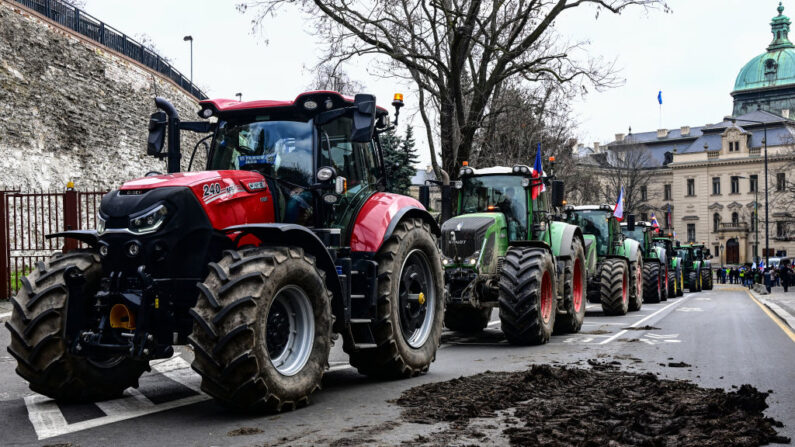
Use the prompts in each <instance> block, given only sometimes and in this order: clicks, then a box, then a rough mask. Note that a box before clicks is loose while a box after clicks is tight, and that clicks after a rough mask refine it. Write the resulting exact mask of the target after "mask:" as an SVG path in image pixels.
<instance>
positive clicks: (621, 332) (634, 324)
mask: <svg viewBox="0 0 795 447" xmlns="http://www.w3.org/2000/svg"><path fill="white" fill-rule="evenodd" d="M689 298H690V297H689V296H686V297H684V298H682V299H681V300H679V301H674V302H673V303H671V304H668V305H667V306H665V307H663V308H662V309H660V310H658V311H657V312H654V313H653V314H651V315H647V316H646V317H643V318H641V319H640V320H639V321H636V322H635V323H633V324H631V325H629V327H637V326H639V325H641V324H642V323H643V322H644V321H646V320H648V319H650V318H651V317H653V316H655V315H657V314H659V313H660V312H662V311H664V310H666V309H668V308H670V307H674V306H677V305H679V304H682V303H684V302H685V301H687V300H688V299H689ZM627 332H629V331H627V330H626V329H624V330H622V331H620V332H618V333H616V334H615V335H613V336H612V337H610V338H608V339H607V340H603V341H602V342H600V343H599V344H600V345H605V344H607V343H610V342H611V341H613V340H615V339H617V338H618V337H621V336H622V335H624V334H626V333H627Z"/></svg>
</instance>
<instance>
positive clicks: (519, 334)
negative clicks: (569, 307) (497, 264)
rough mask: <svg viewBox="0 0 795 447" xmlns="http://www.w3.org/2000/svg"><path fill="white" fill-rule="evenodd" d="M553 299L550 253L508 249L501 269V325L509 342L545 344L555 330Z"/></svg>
mask: <svg viewBox="0 0 795 447" xmlns="http://www.w3.org/2000/svg"><path fill="white" fill-rule="evenodd" d="M556 295H557V294H556V293H555V267H554V265H553V264H552V255H551V254H550V253H549V251H547V250H544V249H542V248H531V247H517V248H511V249H509V250H508V252H507V253H506V254H505V260H504V261H503V264H502V268H501V269H500V323H501V325H502V332H503V333H504V334H505V337H506V338H507V339H508V342H510V343H511V344H515V345H540V344H544V343H546V342H547V341H548V340H549V337H550V336H551V335H552V329H553V328H554V326H555V314H556V313H557V310H556V309H555V308H556V305H557V298H556Z"/></svg>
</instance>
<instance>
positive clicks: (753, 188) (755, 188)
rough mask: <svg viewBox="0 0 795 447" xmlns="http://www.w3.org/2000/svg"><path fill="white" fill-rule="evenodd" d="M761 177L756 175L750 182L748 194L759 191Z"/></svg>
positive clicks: (750, 178) (751, 177)
mask: <svg viewBox="0 0 795 447" xmlns="http://www.w3.org/2000/svg"><path fill="white" fill-rule="evenodd" d="M758 188H759V176H758V175H756V174H754V175H752V176H750V177H749V180H748V192H757V191H758V190H759V189H758Z"/></svg>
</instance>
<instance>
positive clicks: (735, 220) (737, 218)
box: [732, 211, 740, 227]
mask: <svg viewBox="0 0 795 447" xmlns="http://www.w3.org/2000/svg"><path fill="white" fill-rule="evenodd" d="M739 224H740V215H739V214H737V212H736V211H735V212H733V213H732V225H733V226H735V227H736V226H737V225H739Z"/></svg>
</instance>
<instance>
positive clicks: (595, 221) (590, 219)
mask: <svg viewBox="0 0 795 447" xmlns="http://www.w3.org/2000/svg"><path fill="white" fill-rule="evenodd" d="M611 215H612V211H604V210H574V211H571V212H570V213H569V214H568V221H569V223H571V224H573V225H576V226H578V227H580V228H582V231H583V232H584V233H585V234H592V235H594V236H596V253H597V254H598V255H599V256H605V255H607V251H608V249H609V244H610V225H609V222H610V216H611Z"/></svg>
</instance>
